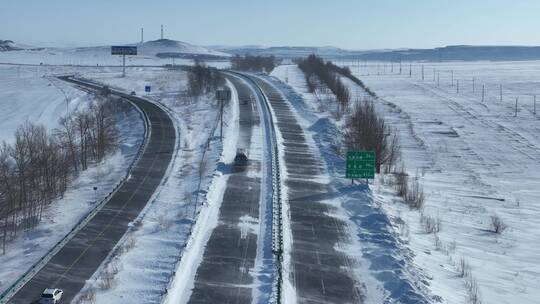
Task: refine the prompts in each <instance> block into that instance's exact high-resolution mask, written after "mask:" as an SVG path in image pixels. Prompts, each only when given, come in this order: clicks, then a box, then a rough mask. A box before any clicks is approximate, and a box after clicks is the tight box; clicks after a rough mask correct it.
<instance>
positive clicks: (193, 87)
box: [188, 61, 225, 97]
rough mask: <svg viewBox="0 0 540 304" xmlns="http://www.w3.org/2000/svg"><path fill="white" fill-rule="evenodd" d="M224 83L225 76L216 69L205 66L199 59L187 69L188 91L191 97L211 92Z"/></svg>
mask: <svg viewBox="0 0 540 304" xmlns="http://www.w3.org/2000/svg"><path fill="white" fill-rule="evenodd" d="M224 84H225V78H224V77H223V75H222V74H221V73H220V72H219V71H218V70H217V69H216V68H212V67H208V66H206V65H205V64H204V63H202V62H200V61H196V62H195V64H194V65H193V66H191V67H189V69H188V91H189V94H190V95H191V96H193V97H197V96H201V95H202V94H207V93H213V92H214V91H215V90H216V89H217V88H218V87H221V86H223V85H224Z"/></svg>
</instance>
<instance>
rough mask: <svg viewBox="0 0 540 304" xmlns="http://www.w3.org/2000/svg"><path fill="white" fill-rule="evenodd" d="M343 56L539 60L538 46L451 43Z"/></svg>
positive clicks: (408, 59)
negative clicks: (437, 46) (448, 44)
mask: <svg viewBox="0 0 540 304" xmlns="http://www.w3.org/2000/svg"><path fill="white" fill-rule="evenodd" d="M343 57H345V58H354V59H360V60H384V61H458V60H459V61H479V60H488V61H520V60H540V46H472V45H453V46H445V47H440V48H434V49H400V50H386V51H368V52H363V53H362V54H348V55H344V56H343Z"/></svg>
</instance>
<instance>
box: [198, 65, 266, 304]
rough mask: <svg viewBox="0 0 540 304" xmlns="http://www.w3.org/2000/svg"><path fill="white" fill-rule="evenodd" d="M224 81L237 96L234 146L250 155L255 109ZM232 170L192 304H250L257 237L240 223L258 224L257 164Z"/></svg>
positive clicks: (248, 96)
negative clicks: (238, 109)
mask: <svg viewBox="0 0 540 304" xmlns="http://www.w3.org/2000/svg"><path fill="white" fill-rule="evenodd" d="M227 78H228V79H229V80H230V81H231V82H232V84H233V85H234V86H235V88H236V90H237V92H238V98H239V107H240V119H239V124H240V126H239V127H240V129H239V131H240V134H239V138H238V143H237V148H241V149H245V150H246V151H249V149H250V146H251V136H252V131H253V126H255V125H258V124H259V123H260V120H259V116H258V112H257V108H256V107H257V105H256V103H255V102H254V101H253V100H254V98H252V96H253V94H252V92H251V90H250V88H249V87H248V86H247V85H246V84H245V83H244V82H242V81H240V80H239V79H238V78H236V77H234V76H227ZM248 157H249V155H248ZM232 171H233V172H231V173H230V176H229V179H228V180H227V184H226V188H225V192H224V194H223V200H222V203H221V208H220V210H219V219H218V224H217V226H216V227H215V228H214V230H213V231H212V234H211V235H210V238H209V240H208V242H207V243H206V247H205V251H204V253H203V259H202V261H201V263H200V265H199V267H198V269H197V272H196V274H195V280H194V287H193V289H192V291H191V292H192V293H191V296H190V299H189V303H192V304H195V303H197V304H202V303H205V304H213V303H237V304H238V303H246V304H248V303H249V304H251V303H252V292H253V290H252V289H253V288H254V286H253V285H254V284H253V283H254V276H256V273H255V271H254V266H255V259H256V256H257V242H258V240H257V234H255V233H252V232H251V231H242V228H241V224H242V219H246V218H248V216H249V218H250V219H251V220H252V221H258V220H259V208H260V194H261V193H260V191H261V170H260V163H259V162H258V161H254V160H253V159H251V157H250V160H249V164H248V166H247V168H243V169H242V168H233V170H232ZM248 171H250V174H248ZM253 173H255V174H253ZM244 230H245V229H244Z"/></svg>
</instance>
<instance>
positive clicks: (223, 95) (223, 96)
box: [216, 89, 231, 142]
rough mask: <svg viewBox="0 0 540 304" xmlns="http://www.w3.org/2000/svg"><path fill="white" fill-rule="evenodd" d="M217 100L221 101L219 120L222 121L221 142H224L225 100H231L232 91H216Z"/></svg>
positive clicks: (220, 129)
mask: <svg viewBox="0 0 540 304" xmlns="http://www.w3.org/2000/svg"><path fill="white" fill-rule="evenodd" d="M216 98H217V99H218V100H219V103H220V112H219V113H220V114H219V120H220V128H219V140H220V141H221V142H223V106H224V103H225V100H230V99H231V91H230V90H227V89H221V90H217V91H216Z"/></svg>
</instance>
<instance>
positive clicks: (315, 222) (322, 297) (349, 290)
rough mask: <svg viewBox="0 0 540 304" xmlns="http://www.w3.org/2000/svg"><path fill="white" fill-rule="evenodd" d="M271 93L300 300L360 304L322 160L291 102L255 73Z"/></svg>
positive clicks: (293, 275)
mask: <svg viewBox="0 0 540 304" xmlns="http://www.w3.org/2000/svg"><path fill="white" fill-rule="evenodd" d="M251 78H252V79H253V80H254V81H255V82H256V83H257V84H258V86H259V87H260V88H261V89H262V90H263V92H264V94H265V95H266V96H267V98H268V101H269V102H270V106H271V108H272V109H273V112H274V114H275V115H274V121H275V124H276V127H277V128H278V130H279V131H280V133H281V135H282V137H283V143H282V144H283V151H284V155H283V156H282V157H283V158H284V161H285V168H286V171H287V178H286V179H285V184H286V186H287V191H288V193H287V198H288V200H287V201H286V202H283V203H285V204H288V205H289V211H290V226H291V230H292V237H293V240H292V252H291V261H292V265H293V269H291V270H290V271H291V278H289V279H290V280H291V281H292V282H293V284H294V286H295V287H296V294H297V302H298V303H362V302H363V297H362V295H361V292H360V289H359V285H358V283H357V282H356V281H355V279H354V275H353V274H352V271H353V270H352V263H353V261H351V260H350V259H349V258H348V257H347V256H346V255H345V254H343V253H342V252H340V251H338V250H336V248H340V244H341V243H342V242H347V240H348V238H349V236H348V235H347V232H346V231H345V225H346V224H345V223H344V222H343V221H342V220H340V219H338V218H336V217H334V216H332V213H333V211H334V210H333V208H335V207H333V206H331V205H330V204H327V203H325V202H324V200H325V199H326V198H327V197H328V193H331V192H332V191H331V189H330V188H329V186H328V185H327V184H325V183H321V182H320V181H319V179H318V175H320V174H321V173H322V172H323V168H324V164H323V163H322V162H321V161H320V160H319V158H318V157H317V156H316V153H314V151H313V150H312V147H311V146H310V144H309V143H308V142H307V141H306V136H305V134H304V132H303V129H302V127H301V126H300V124H299V123H298V121H297V119H296V117H295V115H294V113H293V111H292V110H291V105H290V104H289V102H288V101H287V100H286V99H285V98H284V97H283V96H282V95H281V94H280V92H279V91H278V90H277V89H276V88H275V87H273V86H271V85H270V84H269V83H268V82H266V81H265V80H263V79H261V78H259V77H255V76H252V77H251Z"/></svg>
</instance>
